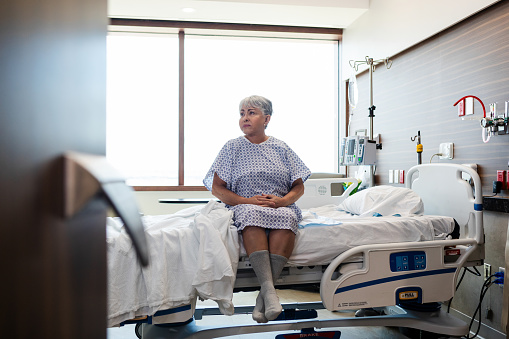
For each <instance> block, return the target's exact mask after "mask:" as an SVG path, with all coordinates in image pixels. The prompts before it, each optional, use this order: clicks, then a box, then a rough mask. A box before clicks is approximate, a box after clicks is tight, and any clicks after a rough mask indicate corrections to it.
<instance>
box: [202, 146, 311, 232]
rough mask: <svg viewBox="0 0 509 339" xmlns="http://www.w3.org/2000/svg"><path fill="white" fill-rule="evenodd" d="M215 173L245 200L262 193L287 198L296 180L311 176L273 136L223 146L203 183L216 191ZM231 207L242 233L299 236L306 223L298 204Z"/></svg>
mask: <svg viewBox="0 0 509 339" xmlns="http://www.w3.org/2000/svg"><path fill="white" fill-rule="evenodd" d="M214 173H217V175H218V176H219V177H220V178H221V179H222V180H223V181H225V182H226V188H228V189H229V190H230V191H232V192H234V193H236V194H238V195H240V196H242V197H245V198H250V197H252V196H255V195H261V194H262V193H263V194H272V195H276V196H278V197H283V196H285V195H286V194H287V193H288V192H289V191H290V189H291V187H292V183H293V182H294V181H295V180H297V179H299V178H301V179H302V181H306V179H307V178H308V177H309V176H310V175H311V172H310V171H309V169H308V168H307V167H306V165H305V164H304V163H303V162H302V160H301V159H300V158H299V157H298V156H297V154H296V153H295V152H294V151H293V150H292V149H291V148H290V147H288V145H287V144H286V143H284V142H283V141H281V140H278V139H276V138H274V137H269V139H267V140H266V141H265V142H263V143H261V144H253V143H251V142H250V141H249V140H248V139H247V138H246V137H244V136H241V137H238V138H236V139H232V140H230V141H228V142H227V143H226V144H225V145H224V146H223V148H222V149H221V151H220V152H219V154H218V155H217V157H216V160H215V161H214V163H213V164H212V166H211V167H210V170H209V171H208V173H207V175H206V176H205V179H204V180H203V183H204V185H205V187H207V189H208V190H212V180H213V179H214ZM227 207H228V208H229V209H231V210H233V215H234V223H235V226H236V227H237V228H238V230H239V231H240V230H242V229H244V227H246V226H258V227H263V228H268V229H289V230H292V231H293V232H294V233H297V228H298V224H299V222H300V221H301V220H302V213H301V211H300V209H299V208H298V207H297V206H296V205H295V204H291V205H289V206H287V207H279V208H271V207H261V206H257V205H250V204H240V205H236V206H228V205H227Z"/></svg>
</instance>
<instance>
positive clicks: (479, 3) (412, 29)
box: [342, 0, 499, 79]
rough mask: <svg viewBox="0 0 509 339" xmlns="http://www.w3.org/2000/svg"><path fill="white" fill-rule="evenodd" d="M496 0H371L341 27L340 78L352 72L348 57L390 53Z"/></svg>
mask: <svg viewBox="0 0 509 339" xmlns="http://www.w3.org/2000/svg"><path fill="white" fill-rule="evenodd" d="M498 1H499V0H426V1H419V0H371V2H370V6H369V10H368V11H367V12H366V13H365V14H363V15H362V16H361V17H359V19H357V20H356V21H354V22H353V23H352V24H351V25H350V26H348V27H347V28H346V29H344V31H343V43H342V45H343V46H342V47H343V53H342V75H343V79H347V78H348V77H350V75H351V74H352V68H351V67H350V66H349V63H348V62H349V60H364V58H365V57H366V56H369V57H372V58H374V59H375V60H378V59H384V58H386V57H391V56H393V55H395V54H397V53H399V52H401V51H403V50H405V49H407V48H409V47H411V46H413V45H415V44H417V43H419V42H421V41H423V40H425V39H427V38H429V37H430V36H432V35H434V34H436V33H438V32H440V31H442V30H444V29H445V28H447V27H450V26H452V25H454V24H455V23H457V22H459V21H461V20H463V19H465V18H467V17H469V16H470V15H472V14H474V13H477V12H479V11H480V10H482V9H483V8H486V7H488V6H489V5H491V4H493V3H495V2H498ZM361 70H362V69H361V68H359V72H360V71H361Z"/></svg>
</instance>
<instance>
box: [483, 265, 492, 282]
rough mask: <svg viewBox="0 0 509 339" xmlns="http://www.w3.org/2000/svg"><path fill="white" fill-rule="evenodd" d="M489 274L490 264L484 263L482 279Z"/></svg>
mask: <svg viewBox="0 0 509 339" xmlns="http://www.w3.org/2000/svg"><path fill="white" fill-rule="evenodd" d="M490 275H491V265H490V264H484V279H487V278H488V277H489V276H490Z"/></svg>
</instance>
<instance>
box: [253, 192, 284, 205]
mask: <svg viewBox="0 0 509 339" xmlns="http://www.w3.org/2000/svg"><path fill="white" fill-rule="evenodd" d="M248 203H249V204H252V205H258V206H262V207H272V208H278V207H285V206H287V204H286V203H285V199H284V198H281V197H278V196H277V195H273V194H262V195H255V196H253V197H251V198H249V199H248Z"/></svg>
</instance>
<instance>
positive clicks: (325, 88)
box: [184, 36, 338, 185]
mask: <svg viewBox="0 0 509 339" xmlns="http://www.w3.org/2000/svg"><path fill="white" fill-rule="evenodd" d="M185 41H186V45H185V51H186V64H185V65H186V68H185V93H186V100H185V107H186V109H185V110H186V124H185V136H186V143H185V176H184V177H185V184H186V185H198V184H201V181H202V179H203V177H204V175H205V173H206V172H207V170H208V169H209V167H210V165H211V164H212V162H213V161H214V158H215V156H216V155H217V153H218V152H219V150H220V149H221V147H222V146H223V144H224V143H225V142H226V141H228V140H229V139H232V138H235V137H237V136H240V135H242V133H241V131H240V128H239V125H238V119H239V109H238V105H239V102H240V101H241V100H242V99H243V98H245V97H247V96H250V95H254V94H256V95H262V96H265V97H267V98H268V99H270V100H271V101H272V105H273V110H274V113H273V116H272V118H271V121H270V123H269V125H268V128H267V131H266V134H267V135H271V136H274V137H276V138H278V139H281V140H283V141H284V142H286V143H287V144H288V145H289V146H290V147H291V148H292V149H293V150H294V151H295V152H296V153H297V154H298V155H299V156H300V157H301V159H302V160H303V161H304V162H305V163H306V165H307V166H308V167H309V168H310V169H311V171H313V172H334V171H335V161H336V160H335V159H336V158H335V154H334V149H335V147H334V145H335V143H337V137H335V135H336V133H337V132H336V131H337V127H336V124H335V121H336V120H335V118H336V116H337V108H336V105H337V103H336V97H337V86H336V84H337V63H338V62H337V53H336V51H337V43H335V42H323V41H310V40H290V39H284V40H283V39H267V38H251V39H247V38H224V37H222V38H217V37H216V38H208V37H196V36H187V37H186V40H185Z"/></svg>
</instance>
